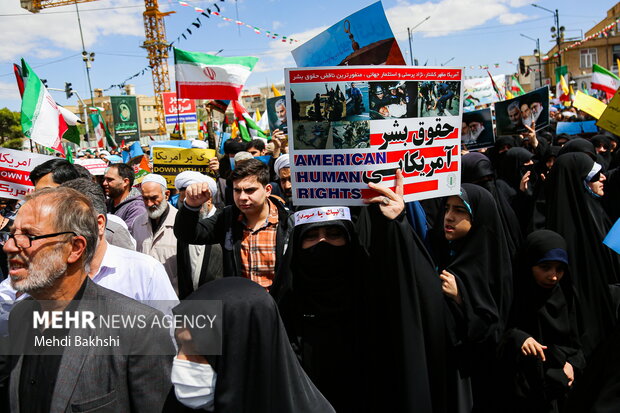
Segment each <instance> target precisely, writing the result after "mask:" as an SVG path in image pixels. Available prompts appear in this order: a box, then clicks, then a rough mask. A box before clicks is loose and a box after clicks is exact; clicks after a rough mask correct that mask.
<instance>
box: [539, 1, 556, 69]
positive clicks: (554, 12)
mask: <svg viewBox="0 0 620 413" xmlns="http://www.w3.org/2000/svg"><path fill="white" fill-rule="evenodd" d="M532 6H534V7H536V8H538V9H541V10H544V11H548V12H549V13H551V14H553V18H554V21H555V27H552V28H551V32H552V33H553V34H552V35H551V37H552V38H555V41H556V44H557V46H558V67H560V66H562V55H561V54H560V47H561V45H562V37H563V33H564V26H561V27H560V14H559V13H558V9H555V11H553V10H549V9H546V8H544V7H542V6H539V5H538V4H534V3H532ZM539 52H540V49H539Z"/></svg>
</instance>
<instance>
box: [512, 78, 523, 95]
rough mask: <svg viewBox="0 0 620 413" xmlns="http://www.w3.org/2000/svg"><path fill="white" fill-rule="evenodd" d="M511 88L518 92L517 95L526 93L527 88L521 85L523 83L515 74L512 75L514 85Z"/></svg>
mask: <svg viewBox="0 0 620 413" xmlns="http://www.w3.org/2000/svg"><path fill="white" fill-rule="evenodd" d="M511 89H512V91H513V92H515V93H516V94H517V96H519V95H524V94H525V90H523V87H522V86H521V83H519V81H518V80H517V78H516V77H515V75H512V87H511Z"/></svg>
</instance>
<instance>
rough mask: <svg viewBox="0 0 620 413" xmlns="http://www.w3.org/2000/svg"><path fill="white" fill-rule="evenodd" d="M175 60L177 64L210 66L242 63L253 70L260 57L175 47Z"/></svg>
mask: <svg viewBox="0 0 620 413" xmlns="http://www.w3.org/2000/svg"><path fill="white" fill-rule="evenodd" d="M174 61H175V63H176V64H179V63H185V64H194V65H208V66H222V65H240V66H246V67H247V68H248V70H252V69H254V66H255V65H256V63H257V62H258V58H257V57H251V56H237V57H221V56H213V55H210V54H206V53H197V52H188V51H185V50H181V49H176V48H175V49H174Z"/></svg>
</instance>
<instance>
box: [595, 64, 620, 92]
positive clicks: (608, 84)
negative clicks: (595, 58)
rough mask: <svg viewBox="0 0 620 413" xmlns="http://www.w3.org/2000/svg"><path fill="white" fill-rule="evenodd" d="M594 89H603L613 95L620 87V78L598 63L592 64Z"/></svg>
mask: <svg viewBox="0 0 620 413" xmlns="http://www.w3.org/2000/svg"><path fill="white" fill-rule="evenodd" d="M591 83H592V89H598V90H602V91H603V92H605V93H606V94H607V97H610V96H613V95H614V94H615V93H616V90H618V88H619V87H620V78H619V77H618V76H616V75H614V74H613V73H612V72H610V71H609V70H607V69H605V68H604V67H602V66H599V65H597V64H594V65H592V82H591Z"/></svg>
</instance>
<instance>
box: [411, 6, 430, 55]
mask: <svg viewBox="0 0 620 413" xmlns="http://www.w3.org/2000/svg"><path fill="white" fill-rule="evenodd" d="M430 18H431V16H428V17H427V18H425V19H424V20H422V21H421V22H420V23H418V24H416V25H415V26H413V27H412V28H409V27H407V37H408V38H409V56H410V58H411V66H413V51H412V50H411V40H412V37H413V30H414V29H416V28H418V27H419V26H420V25H421V24H422V23H424V22H425V21H427V20H428V19H430Z"/></svg>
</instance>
